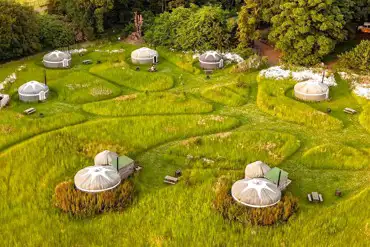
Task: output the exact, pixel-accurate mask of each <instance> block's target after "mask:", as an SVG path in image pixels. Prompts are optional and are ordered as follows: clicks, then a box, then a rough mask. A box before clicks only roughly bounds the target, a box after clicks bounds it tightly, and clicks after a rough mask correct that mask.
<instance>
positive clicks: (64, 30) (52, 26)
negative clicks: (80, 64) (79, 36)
mask: <svg viewBox="0 0 370 247" xmlns="http://www.w3.org/2000/svg"><path fill="white" fill-rule="evenodd" d="M39 19H40V41H41V43H42V45H43V46H44V47H48V48H58V47H66V46H68V45H72V44H74V43H75V37H74V32H73V28H72V25H71V24H70V23H67V22H65V21H63V20H62V19H61V18H60V17H59V16H55V15H48V14H45V15H41V16H40V17H39Z"/></svg>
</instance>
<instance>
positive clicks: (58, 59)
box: [42, 50, 72, 68]
mask: <svg viewBox="0 0 370 247" xmlns="http://www.w3.org/2000/svg"><path fill="white" fill-rule="evenodd" d="M42 62H43V63H44V66H45V67H47V68H69V67H70V66H71V64H72V57H71V54H69V52H64V51H58V50H56V51H53V52H50V53H48V54H46V55H45V56H44V59H43V61H42Z"/></svg>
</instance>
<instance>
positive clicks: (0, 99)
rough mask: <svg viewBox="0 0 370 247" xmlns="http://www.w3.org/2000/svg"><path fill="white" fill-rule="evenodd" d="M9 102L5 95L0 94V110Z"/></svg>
mask: <svg viewBox="0 0 370 247" xmlns="http://www.w3.org/2000/svg"><path fill="white" fill-rule="evenodd" d="M9 101H10V97H9V95H7V94H0V109H1V108H3V107H5V106H6V105H7V104H8V103H9Z"/></svg>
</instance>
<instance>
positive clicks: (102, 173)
mask: <svg viewBox="0 0 370 247" xmlns="http://www.w3.org/2000/svg"><path fill="white" fill-rule="evenodd" d="M74 183H75V186H76V188H77V189H79V190H81V191H84V192H103V191H107V190H111V189H114V188H115V187H117V186H118V185H119V184H120V183H121V177H120V176H119V174H118V172H117V171H116V169H114V168H113V167H111V166H88V167H86V168H84V169H82V170H80V171H79V172H77V173H76V175H75V177H74Z"/></svg>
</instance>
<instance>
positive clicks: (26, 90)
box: [18, 81, 49, 102]
mask: <svg viewBox="0 0 370 247" xmlns="http://www.w3.org/2000/svg"><path fill="white" fill-rule="evenodd" d="M18 95H19V99H20V100H21V101H23V102H37V101H44V100H46V99H47V98H48V96H49V87H48V86H47V85H45V84H43V83H40V82H37V81H29V82H27V83H25V84H23V85H22V86H20V87H19V88H18Z"/></svg>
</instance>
